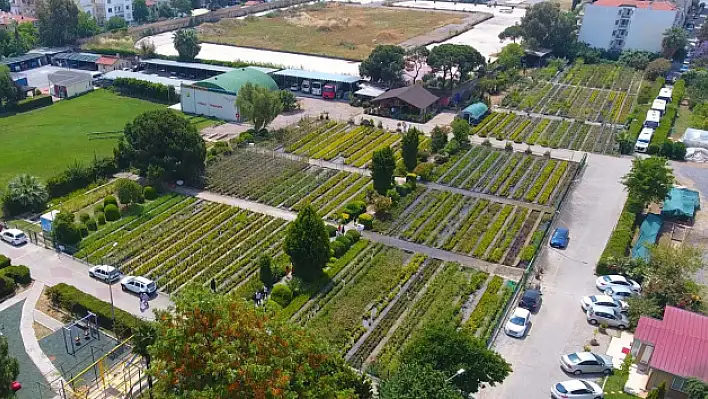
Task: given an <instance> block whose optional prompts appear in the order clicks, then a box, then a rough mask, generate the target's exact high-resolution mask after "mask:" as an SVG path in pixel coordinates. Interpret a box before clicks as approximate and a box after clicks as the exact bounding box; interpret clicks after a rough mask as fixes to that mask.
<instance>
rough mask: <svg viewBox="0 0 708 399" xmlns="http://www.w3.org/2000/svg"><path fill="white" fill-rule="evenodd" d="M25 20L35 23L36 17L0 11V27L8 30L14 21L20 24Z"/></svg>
mask: <svg viewBox="0 0 708 399" xmlns="http://www.w3.org/2000/svg"><path fill="white" fill-rule="evenodd" d="M26 22H29V23H31V24H35V25H36V24H37V18H32V17H29V16H25V15H19V14H12V13H9V12H5V11H0V29H4V30H7V31H9V30H11V29H12V25H13V24H14V23H17V24H22V23H26Z"/></svg>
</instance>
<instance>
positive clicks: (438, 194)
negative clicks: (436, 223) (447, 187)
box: [401, 191, 453, 239]
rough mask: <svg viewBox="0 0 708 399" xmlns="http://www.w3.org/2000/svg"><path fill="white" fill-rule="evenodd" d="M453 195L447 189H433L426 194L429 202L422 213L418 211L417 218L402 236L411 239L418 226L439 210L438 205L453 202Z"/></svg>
mask: <svg viewBox="0 0 708 399" xmlns="http://www.w3.org/2000/svg"><path fill="white" fill-rule="evenodd" d="M452 199H453V196H452V194H450V193H449V192H447V191H431V192H429V194H426V197H425V200H426V202H427V203H428V204H429V205H428V206H427V207H426V209H425V210H424V211H423V212H422V213H419V214H418V213H416V214H415V219H414V220H413V221H412V222H411V223H410V224H409V225H408V228H406V230H405V231H403V233H402V234H401V237H402V238H405V239H410V238H412V237H413V234H415V232H416V231H418V228H420V226H422V225H423V223H425V222H426V221H427V220H428V218H429V217H430V216H431V215H433V214H434V213H435V212H436V211H437V210H438V206H440V205H443V204H444V203H445V202H447V201H448V200H449V202H450V203H452Z"/></svg>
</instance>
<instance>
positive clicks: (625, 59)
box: [617, 50, 655, 69]
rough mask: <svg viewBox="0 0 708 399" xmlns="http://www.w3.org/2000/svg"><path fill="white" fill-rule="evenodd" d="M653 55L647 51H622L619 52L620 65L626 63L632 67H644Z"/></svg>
mask: <svg viewBox="0 0 708 399" xmlns="http://www.w3.org/2000/svg"><path fill="white" fill-rule="evenodd" d="M654 57H655V55H654V53H650V52H648V51H632V50H628V51H623V52H622V54H620V57H619V59H618V60H617V62H619V63H620V64H622V65H626V66H628V67H630V68H634V69H646V67H647V65H648V64H649V62H650V61H652V59H653V58H654Z"/></svg>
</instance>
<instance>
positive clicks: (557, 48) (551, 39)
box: [520, 1, 578, 57]
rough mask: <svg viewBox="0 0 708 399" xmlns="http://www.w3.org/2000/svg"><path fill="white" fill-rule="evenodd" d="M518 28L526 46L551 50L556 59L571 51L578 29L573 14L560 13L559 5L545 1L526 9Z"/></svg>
mask: <svg viewBox="0 0 708 399" xmlns="http://www.w3.org/2000/svg"><path fill="white" fill-rule="evenodd" d="M520 26H521V33H522V35H521V36H522V37H523V38H524V43H525V44H526V46H528V47H529V48H532V49H538V48H546V49H549V50H552V51H553V54H554V55H555V56H556V57H564V56H566V55H567V54H568V53H569V52H570V51H571V49H572V48H573V45H574V43H575V41H576V29H577V28H578V26H577V20H576V17H575V15H574V14H573V13H571V12H566V11H562V10H561V8H560V5H559V4H557V3H552V2H547V1H544V2H541V3H536V4H534V5H533V6H532V7H531V8H530V9H527V11H526V15H524V17H523V18H521V25H520Z"/></svg>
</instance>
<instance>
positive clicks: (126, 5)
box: [18, 0, 133, 25]
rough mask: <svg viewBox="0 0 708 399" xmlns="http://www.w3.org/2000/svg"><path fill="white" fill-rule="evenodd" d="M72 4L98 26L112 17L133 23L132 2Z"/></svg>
mask: <svg viewBox="0 0 708 399" xmlns="http://www.w3.org/2000/svg"><path fill="white" fill-rule="evenodd" d="M18 1H20V0H18ZM74 2H75V3H76V5H77V6H78V7H79V10H82V11H84V12H86V13H88V14H89V15H91V16H93V17H94V18H96V22H97V23H98V24H99V25H103V24H104V23H106V21H108V20H109V19H110V18H111V17H114V16H118V17H121V18H123V19H125V20H126V22H131V21H133V1H132V0H74Z"/></svg>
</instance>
